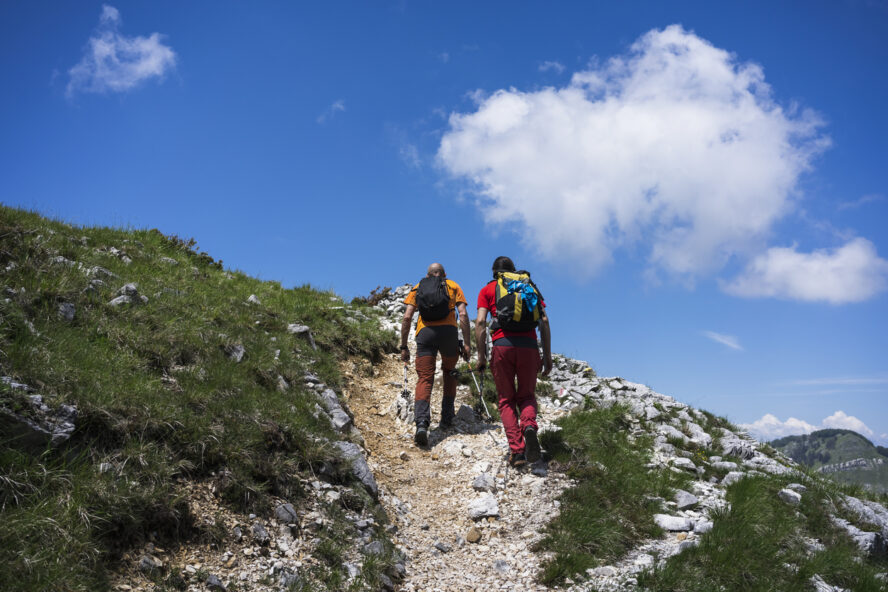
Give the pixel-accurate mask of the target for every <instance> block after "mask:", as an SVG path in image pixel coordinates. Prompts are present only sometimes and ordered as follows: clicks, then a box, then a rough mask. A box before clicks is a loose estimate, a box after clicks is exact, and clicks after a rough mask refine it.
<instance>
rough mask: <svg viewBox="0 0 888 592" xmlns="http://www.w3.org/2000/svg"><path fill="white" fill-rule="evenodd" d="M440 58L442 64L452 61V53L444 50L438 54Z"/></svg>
mask: <svg viewBox="0 0 888 592" xmlns="http://www.w3.org/2000/svg"><path fill="white" fill-rule="evenodd" d="M438 60H440V61H441V63H442V64H446V63H447V62H449V61H450V54H449V53H447V52H446V51H442V52H441V53H439V54H438Z"/></svg>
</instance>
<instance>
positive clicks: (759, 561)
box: [639, 477, 888, 592]
mask: <svg viewBox="0 0 888 592" xmlns="http://www.w3.org/2000/svg"><path fill="white" fill-rule="evenodd" d="M786 484H787V481H786V480H785V479H780V478H774V477H749V478H746V479H742V480H740V481H738V482H736V483H734V484H732V485H730V486H729V487H728V491H727V501H728V502H729V503H730V509H728V510H722V511H719V512H716V513H715V514H714V516H713V518H714V527H713V529H712V530H711V531H710V532H709V533H707V534H705V535H703V536H702V538H701V541H700V544H699V545H698V546H697V547H695V548H692V549H689V550H686V551H685V552H683V553H681V554H680V555H677V556H674V557H672V558H670V559H669V560H668V561H667V562H666V565H665V567H663V568H661V569H658V570H655V571H653V572H649V573H645V574H642V575H641V577H640V578H639V585H640V586H641V587H642V588H643V589H646V590H664V591H665V590H669V591H688V592H691V591H699V592H704V591H706V592H708V591H710V590H750V591H757V590H760V591H762V592H765V591H771V590H786V591H792V590H798V591H803V590H804V591H807V590H810V589H811V584H810V582H809V580H810V579H811V577H813V576H814V575H815V574H816V575H820V576H822V577H823V578H824V579H825V580H826V581H827V582H828V583H830V584H832V585H834V586H840V587H843V588H848V589H851V590H856V591H868V590H873V591H875V590H884V584H883V583H882V582H880V581H879V580H878V579H876V575H877V574H878V573H881V572H884V571H885V570H886V568H888V563H886V562H885V561H884V560H882V561H874V560H863V561H860V560H859V559H858V558H857V556H858V551H857V547H856V545H854V544H853V543H852V542H851V541H850V539H848V537H847V536H845V535H844V534H843V533H842V532H840V531H839V530H838V529H837V528H836V527H835V526H833V525H832V523H831V522H830V520H829V518H828V515H829V512H830V507H831V502H830V499H835V491H833V490H832V489H830V488H829V487H827V486H825V484H824V483H822V482H815V483H806V485H808V487H809V489H808V491H807V492H805V493H803V494H802V503H801V505H800V506H799V508H798V512H796V511H795V509H793V508H791V507H790V506H788V505H787V504H786V503H784V502H783V501H782V500H780V499H779V498H778V497H777V492H778V491H779V490H780V489H781V488H783V487H785V486H786ZM803 537H810V538H814V539H819V540H820V541H822V542H823V543H824V544H825V545H826V550H824V551H820V552H811V551H809V550H807V549H806V546H805V544H804V542H803ZM787 566H792V567H791V568H790V567H787Z"/></svg>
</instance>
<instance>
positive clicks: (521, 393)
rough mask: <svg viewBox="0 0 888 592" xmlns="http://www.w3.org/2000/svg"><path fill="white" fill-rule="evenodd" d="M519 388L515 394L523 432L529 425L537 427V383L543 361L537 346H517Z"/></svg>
mask: <svg viewBox="0 0 888 592" xmlns="http://www.w3.org/2000/svg"><path fill="white" fill-rule="evenodd" d="M515 350H516V351H515V355H516V358H517V366H518V367H517V370H516V374H517V376H518V389H517V391H516V395H515V404H516V406H517V407H518V412H519V413H520V414H521V417H520V423H521V432H522V433H524V430H526V429H527V428H529V427H532V428H534V429H537V422H536V416H537V400H536V383H537V373H538V372H539V371H540V367H541V366H542V361H541V360H540V352H539V351H538V350H537V349H536V348H531V347H516V348H515Z"/></svg>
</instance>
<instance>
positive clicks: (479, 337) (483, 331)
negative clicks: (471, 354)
mask: <svg viewBox="0 0 888 592" xmlns="http://www.w3.org/2000/svg"><path fill="white" fill-rule="evenodd" d="M475 348H476V349H477V350H478V369H479V370H484V368H486V367H487V309H486V308H479V309H478V317H477V318H476V319H475Z"/></svg>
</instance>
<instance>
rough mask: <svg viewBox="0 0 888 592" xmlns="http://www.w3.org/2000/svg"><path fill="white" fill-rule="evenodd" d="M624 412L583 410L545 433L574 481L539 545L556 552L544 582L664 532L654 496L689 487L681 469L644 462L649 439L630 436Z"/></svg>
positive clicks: (558, 581)
mask: <svg viewBox="0 0 888 592" xmlns="http://www.w3.org/2000/svg"><path fill="white" fill-rule="evenodd" d="M627 417H629V415H628V408H626V407H624V406H619V405H615V406H613V407H610V408H607V409H597V410H590V411H583V412H579V413H574V414H572V415H570V416H567V417H565V418H563V419H561V420H559V421H558V424H559V425H560V426H561V430H559V431H550V432H543V433H542V434H541V437H542V439H543V446H544V447H545V448H546V450H548V451H549V452H550V453H551V454H552V455H553V457H554V460H555V461H557V462H559V463H561V464H562V465H564V466H565V467H566V468H567V471H568V474H569V475H570V476H571V477H572V478H574V479H576V480H577V485H576V486H575V487H573V488H571V489H568V490H567V491H565V492H564V494H562V496H561V500H560V501H561V513H560V515H559V516H558V518H556V519H555V520H553V521H552V522H550V523H549V524H548V525H547V526H546V529H545V537H544V538H543V539H542V541H541V542H540V543H539V546H538V547H539V550H543V551H549V552H552V553H554V557H553V558H552V559H551V560H549V561H548V562H547V563H546V564H545V565H544V566H543V569H542V572H541V576H540V577H541V580H542V582H543V583H545V584H546V585H553V584H561V583H564V582H565V580H566V579H567V578H568V577H571V576H574V575H575V574H582V573H583V572H584V571H585V570H586V569H588V568H590V567H595V566H597V565H600V564H602V563H606V562H609V561H612V560H614V559H616V558H618V557H620V556H621V555H623V554H624V553H625V552H626V551H627V550H629V549H631V548H632V547H633V545H634V544H635V543H636V542H638V541H640V540H643V539H645V538H650V537H655V536H658V535H660V534H661V533H662V530H661V529H660V528H659V527H658V526H657V525H656V524H655V523H654V521H653V514H654V513H656V512H657V511H658V510H659V502H657V501H656V500H654V499H653V498H655V497H662V498H666V497H671V495H672V491H673V489H675V488H685V487H687V483H688V479H689V478H688V477H686V476H684V475H679V474H677V473H674V472H672V471H665V470H659V469H655V470H651V469H648V468H646V467H645V465H646V464H647V463H648V461H649V452H648V451H649V449H650V445H651V442H650V441H649V440H648V439H647V438H637V439H635V440H634V441H630V439H629V438H628V437H627V434H628V432H629V428H630V427H631V426H630V424H629V423H628V422H627V420H626V418H627Z"/></svg>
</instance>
